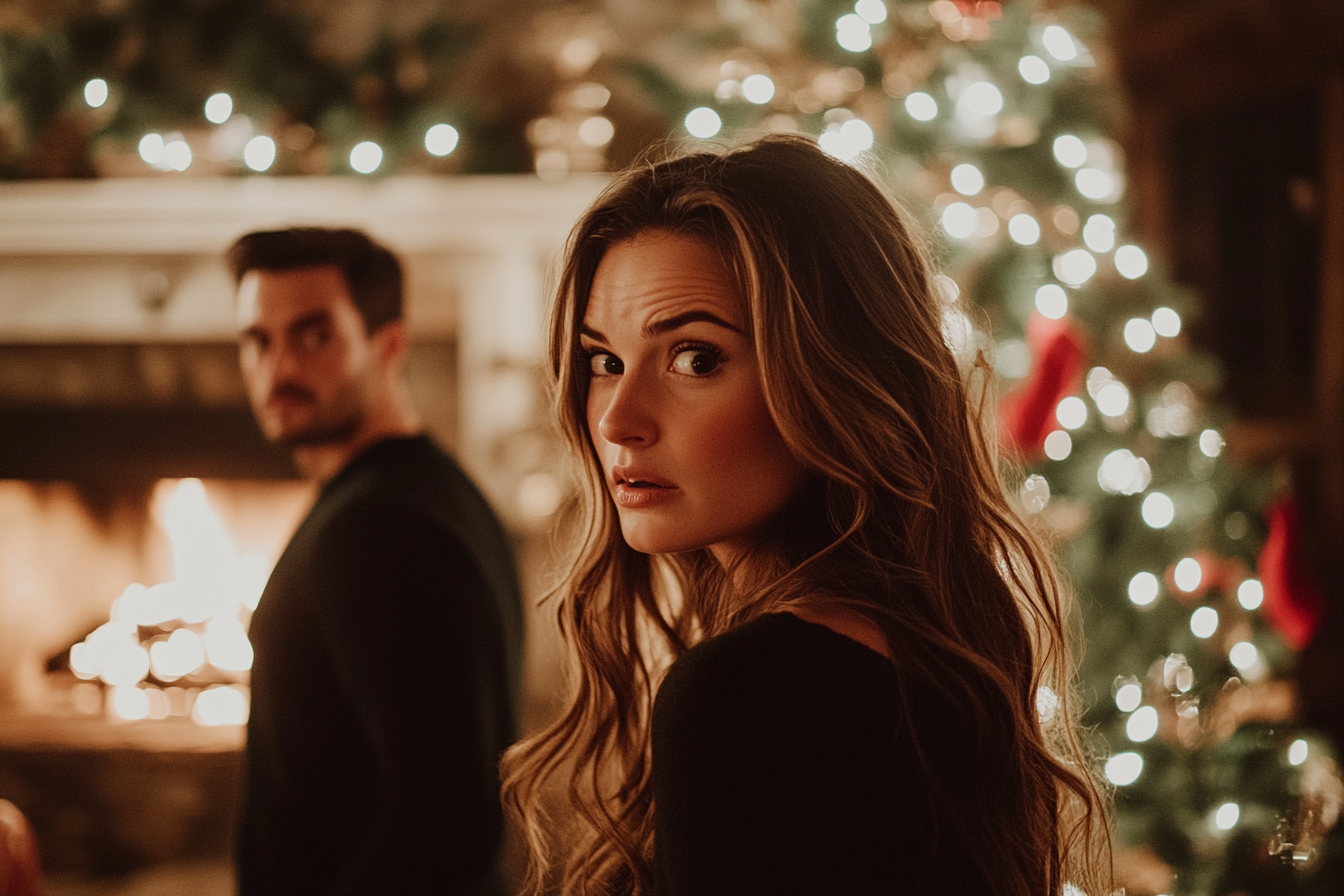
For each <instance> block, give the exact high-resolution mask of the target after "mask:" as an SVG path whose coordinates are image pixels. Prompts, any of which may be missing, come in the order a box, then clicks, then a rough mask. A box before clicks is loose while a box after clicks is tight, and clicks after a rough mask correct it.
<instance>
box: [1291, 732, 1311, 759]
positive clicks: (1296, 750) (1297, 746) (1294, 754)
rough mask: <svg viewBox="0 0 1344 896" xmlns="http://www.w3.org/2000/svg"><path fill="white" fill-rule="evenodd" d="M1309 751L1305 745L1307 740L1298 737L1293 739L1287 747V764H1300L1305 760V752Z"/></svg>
mask: <svg viewBox="0 0 1344 896" xmlns="http://www.w3.org/2000/svg"><path fill="white" fill-rule="evenodd" d="M1309 752H1310V747H1309V746H1308V745H1307V742H1306V741H1305V740H1303V739H1302V738H1300V737H1299V738H1298V739H1297V740H1295V741H1293V743H1292V746H1290V747H1289V748H1288V764H1289V765H1301V764H1302V763H1304V762H1306V761H1307V754H1308V753H1309Z"/></svg>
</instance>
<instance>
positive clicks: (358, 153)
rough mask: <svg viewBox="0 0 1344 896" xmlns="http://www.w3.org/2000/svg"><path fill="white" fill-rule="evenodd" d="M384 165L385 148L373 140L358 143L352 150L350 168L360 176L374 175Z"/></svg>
mask: <svg viewBox="0 0 1344 896" xmlns="http://www.w3.org/2000/svg"><path fill="white" fill-rule="evenodd" d="M381 164H383V148H382V147H381V146H379V145H378V144H377V143H374V142H373V141H372V140H365V141H363V142H361V143H356V144H355V146H354V149H351V150H350V167H351V168H353V169H355V170H356V171H358V172H359V173H360V174H372V173H373V172H375V171H377V170H378V166H379V165H381Z"/></svg>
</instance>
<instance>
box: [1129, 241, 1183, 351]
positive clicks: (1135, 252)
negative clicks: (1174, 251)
mask: <svg viewBox="0 0 1344 896" xmlns="http://www.w3.org/2000/svg"><path fill="white" fill-rule="evenodd" d="M1115 269H1116V270H1117V271H1119V272H1120V276H1122V277H1124V278H1125V279H1127V280H1137V279H1139V278H1140V277H1142V276H1143V275H1144V274H1146V273H1148V256H1147V255H1146V254H1144V251H1143V250H1142V249H1140V248H1139V247H1138V246H1121V247H1120V248H1119V249H1116V250H1115ZM1163 335H1164V336H1165V335H1166V334H1165V333H1164V334H1163ZM1172 335H1173V336H1174V335H1175V334H1174V333H1173V334H1172Z"/></svg>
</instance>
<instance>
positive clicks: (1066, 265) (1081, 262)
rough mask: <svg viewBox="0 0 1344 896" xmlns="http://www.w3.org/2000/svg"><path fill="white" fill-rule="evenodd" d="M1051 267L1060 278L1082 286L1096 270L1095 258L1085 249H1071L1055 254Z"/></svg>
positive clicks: (1072, 284) (1073, 284)
mask: <svg viewBox="0 0 1344 896" xmlns="http://www.w3.org/2000/svg"><path fill="white" fill-rule="evenodd" d="M1053 267H1054V270H1055V276H1056V277H1058V278H1059V279H1060V280H1063V281H1064V282H1065V283H1067V284H1069V285H1070V286H1082V285H1083V284H1084V283H1086V282H1087V281H1088V280H1090V279H1092V275H1093V274H1095V273H1096V272H1097V260H1096V259H1095V258H1093V257H1092V253H1091V252H1089V251H1087V250H1086V249H1071V250H1069V251H1068V252H1065V253H1064V254H1063V255H1056V256H1055V259H1054V264H1053Z"/></svg>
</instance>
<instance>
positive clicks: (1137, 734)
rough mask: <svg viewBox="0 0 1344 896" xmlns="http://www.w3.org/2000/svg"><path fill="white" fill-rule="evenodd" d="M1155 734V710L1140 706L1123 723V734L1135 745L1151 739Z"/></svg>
mask: <svg viewBox="0 0 1344 896" xmlns="http://www.w3.org/2000/svg"><path fill="white" fill-rule="evenodd" d="M1156 733H1157V710H1156V709H1154V708H1153V707H1151V706H1140V707H1139V708H1138V709H1136V710H1134V714H1133V715H1131V716H1130V717H1129V721H1127V722H1126V723H1125V734H1126V736H1128V737H1129V739H1130V740H1132V741H1133V742H1134V743H1136V744H1141V743H1144V742H1145V741H1149V740H1152V739H1153V735H1154V734H1156Z"/></svg>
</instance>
